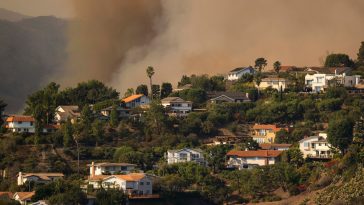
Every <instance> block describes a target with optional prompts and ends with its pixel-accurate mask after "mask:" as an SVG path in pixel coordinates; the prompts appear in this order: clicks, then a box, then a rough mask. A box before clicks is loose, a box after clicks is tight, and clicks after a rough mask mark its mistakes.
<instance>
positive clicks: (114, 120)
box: [110, 105, 119, 127]
mask: <svg viewBox="0 0 364 205" xmlns="http://www.w3.org/2000/svg"><path fill="white" fill-rule="evenodd" d="M110 125H111V127H117V126H118V125H119V116H118V112H117V110H116V105H114V106H113V107H112V110H111V112H110Z"/></svg>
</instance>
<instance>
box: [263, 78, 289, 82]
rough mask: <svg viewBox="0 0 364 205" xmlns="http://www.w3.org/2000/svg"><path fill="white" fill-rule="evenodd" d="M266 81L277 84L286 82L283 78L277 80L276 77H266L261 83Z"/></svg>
mask: <svg viewBox="0 0 364 205" xmlns="http://www.w3.org/2000/svg"><path fill="white" fill-rule="evenodd" d="M268 81H279V82H285V81H288V80H287V79H285V78H278V77H268V78H263V79H262V82H268Z"/></svg>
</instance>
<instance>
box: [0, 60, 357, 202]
mask: <svg viewBox="0 0 364 205" xmlns="http://www.w3.org/2000/svg"><path fill="white" fill-rule="evenodd" d="M263 60H264V59H263ZM263 60H262V59H260V60H259V61H258V64H259V62H263V64H264V61H263ZM265 64H266V62H265ZM261 66H262V64H261ZM256 67H257V72H258V73H260V74H258V75H262V76H264V75H269V73H263V72H261V71H260V69H259V65H258V66H256ZM354 72H359V73H360V72H361V71H360V69H359V67H358V68H355V69H354ZM153 73H154V72H153ZM156 73H157V70H156ZM276 75H278V76H280V77H285V78H288V79H290V80H291V81H292V82H294V83H293V84H292V85H293V86H291V87H289V88H288V89H286V90H281V91H278V90H275V89H271V88H267V89H265V90H258V89H257V88H256V86H255V84H256V82H255V81H256V80H257V78H258V79H260V78H261V77H262V76H258V77H257V76H256V75H244V76H243V77H242V78H240V79H239V80H237V81H234V82H227V81H226V80H225V78H224V77H222V76H211V77H210V76H208V75H192V76H183V77H182V78H181V80H180V82H179V85H180V88H181V87H185V89H179V90H174V91H173V89H172V85H171V84H170V83H163V84H162V85H161V86H159V85H151V86H149V87H152V88H153V89H152V92H148V86H147V85H140V86H138V87H137V88H136V90H135V92H134V89H129V90H128V91H127V92H126V93H125V96H124V97H129V96H130V95H133V94H134V93H137V94H144V95H149V97H153V101H152V102H151V103H150V104H149V105H148V106H147V107H137V108H134V109H131V110H130V113H129V114H130V115H129V117H127V118H119V117H118V116H117V114H116V113H117V109H121V110H122V109H124V108H125V102H122V101H121V100H120V96H119V93H118V92H117V91H116V90H115V89H113V88H111V87H108V86H106V85H104V84H103V83H102V82H99V81H89V82H82V83H79V84H78V85H77V86H76V87H73V88H67V89H64V90H60V85H58V84H56V83H50V84H49V85H47V86H46V87H44V88H43V89H41V90H39V91H37V92H35V93H33V94H31V95H29V97H28V99H27V101H26V108H25V111H24V112H25V114H27V115H32V116H33V117H34V119H35V122H34V123H35V134H28V133H16V132H15V133H13V132H10V131H9V130H7V129H6V128H5V127H4V126H3V127H2V129H1V136H0V170H3V172H2V173H4V171H5V173H6V174H5V177H3V178H1V179H0V191H13V192H15V191H22V190H23V191H24V190H29V189H33V190H35V191H36V194H35V196H34V198H33V200H39V199H48V200H50V201H51V202H52V203H54V204H57V203H64V202H63V201H62V200H65V199H67V200H68V202H69V203H70V204H72V203H74V204H75V203H80V204H83V203H84V201H85V197H86V195H85V194H84V193H83V192H82V191H81V188H80V185H84V184H83V183H84V180H83V179H85V178H87V176H88V173H89V172H88V170H87V167H86V164H88V163H90V162H91V161H98V162H103V161H109V162H127V163H134V164H136V165H138V168H139V169H140V170H143V171H144V172H147V173H149V174H153V175H155V176H157V178H156V179H155V181H154V183H153V186H154V189H153V192H155V193H159V194H161V196H162V199H163V200H165V201H166V203H167V202H169V203H172V204H173V201H174V200H177V199H181V198H186V199H188V198H194V199H196V198H197V199H198V200H200V203H206V204H223V203H226V202H229V203H235V204H238V203H247V202H263V201H278V200H281V199H282V198H285V197H287V195H288V196H294V195H299V194H302V193H308V192H312V191H317V190H322V189H323V190H322V191H319V192H320V194H321V195H319V197H318V198H317V203H322V204H329V203H332V202H333V201H334V200H336V199H340V200H344V202H343V203H353V201H357V200H360V197H359V195H360V193H361V192H360V190H359V191H358V192H355V193H356V194H354V195H348V197H347V198H345V197H343V196H342V195H337V194H336V193H334V191H333V190H334V188H330V187H331V186H337V187H339V188H340V189H343V191H342V192H343V193H346V192H349V191H350V190H353V189H356V188H358V189H360V187H357V183H355V180H360V174H359V175H357V174H356V173H360V170H362V168H361V167H362V166H361V165H363V163H364V159H363V157H362V156H363V153H364V133H363V131H364V129H363V125H364V123H363V120H364V116H363V113H364V98H363V95H361V94H360V93H359V94H352V93H349V92H348V90H347V88H345V87H342V86H340V85H337V84H333V85H332V86H330V87H329V88H328V89H327V90H326V91H325V92H321V93H308V92H302V91H303V90H304V81H303V75H302V74H297V73H290V72H284V73H283V72H282V73H279V72H277V73H276ZM151 76H152V75H150V76H148V77H151ZM217 91H235V92H240V93H244V94H245V93H248V96H249V98H250V101H249V102H238V103H236V102H225V103H211V102H209V101H208V97H209V93H210V92H217ZM164 97H180V98H182V99H183V100H187V101H191V103H193V107H194V108H195V109H194V111H192V112H190V113H188V114H187V115H186V116H183V117H176V116H175V115H167V114H166V113H168V111H169V110H168V108H165V107H164V106H163V105H161V99H162V98H164ZM60 105H77V106H78V107H79V117H78V118H77V119H75V120H74V121H71V120H70V119H69V120H66V121H65V122H63V123H62V124H61V126H60V129H58V130H57V131H55V132H52V133H43V132H42V131H41V130H42V129H41V128H42V127H44V126H46V125H48V124H49V123H52V119H54V116H55V109H56V107H57V106H60ZM110 107H111V114H110V116H108V117H106V118H105V116H101V115H100V111H102V110H103V109H105V108H110ZM0 108H1V109H0V110H1V111H3V110H4V109H5V110H6V104H5V103H4V102H3V101H1V102H0ZM255 123H260V124H275V125H279V126H280V127H288V128H289V129H282V130H280V131H278V132H277V134H276V138H275V143H289V144H293V145H292V147H291V148H290V149H289V150H287V151H284V152H283V154H282V155H281V157H280V162H279V163H276V164H274V165H268V166H260V167H255V168H252V169H243V170H229V169H227V168H226V154H227V152H228V151H230V150H257V149H259V145H258V143H257V142H256V141H254V140H253V139H252V138H251V137H250V135H251V130H250V127H251V125H253V124H255ZM323 131H324V132H326V133H327V134H328V141H329V143H330V144H332V146H333V151H335V152H334V159H332V160H330V161H326V162H322V161H315V160H309V159H304V158H303V155H302V153H301V151H300V149H299V148H298V141H299V140H301V139H303V138H304V137H305V136H311V135H313V134H315V133H317V132H323ZM226 133H229V135H232V136H235V137H236V138H238V140H237V141H236V143H235V144H225V145H217V146H208V145H207V143H208V142H210V141H211V140H212V139H214V137H215V136H220V135H226ZM186 147H188V148H199V149H201V150H202V151H203V153H204V157H205V159H206V161H207V165H208V166H202V165H199V164H197V163H193V162H188V163H177V164H167V163H166V158H165V153H166V152H167V151H168V150H172V149H180V148H186ZM78 156H79V159H80V160H79V161H80V167H79V168H78V166H77V164H78V160H77V159H78ZM19 171H24V172H62V173H64V174H65V175H66V178H65V180H62V182H61V183H58V184H56V183H57V182H54V183H51V184H49V185H47V186H42V185H36V184H27V185H23V186H17V185H16V174H17V173H18V172H19ZM327 186H329V187H328V188H325V187H327ZM55 187H63V188H57V189H56V188H55ZM69 190H71V191H69ZM279 190H282V191H281V192H283V193H284V194H281V193H279ZM75 193H77V194H75ZM88 194H93V195H94V196H96V198H97V200H98V201H99V202H101V201H103V202H105V200H106V201H107V200H120V201H125V200H124V199H125V196H123V195H122V196H120V194H119V195H118V194H116V195H115V193H114V192H112V191H110V192H108V191H105V190H102V191H95V192H92V193H88ZM114 197H115V198H114ZM120 197H121V198H123V199H120ZM310 200H311V202H312V200H313V199H310ZM110 203H111V202H110ZM300 203H301V202H300ZM302 203H306V202H305V201H303V202H302ZM106 204H107V203H106Z"/></svg>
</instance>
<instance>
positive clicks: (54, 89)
mask: <svg viewBox="0 0 364 205" xmlns="http://www.w3.org/2000/svg"><path fill="white" fill-rule="evenodd" d="M59 87H60V85H58V84H56V83H53V82H52V83H49V84H48V85H47V86H46V87H45V88H43V89H42V90H39V91H37V92H35V93H33V94H32V95H30V96H29V97H28V99H27V101H26V108H25V114H27V115H32V116H33V117H34V118H35V120H36V121H37V122H38V123H39V124H40V125H43V124H48V123H49V122H51V121H52V120H53V118H54V112H55V109H56V107H57V105H58V103H59V95H58V90H59Z"/></svg>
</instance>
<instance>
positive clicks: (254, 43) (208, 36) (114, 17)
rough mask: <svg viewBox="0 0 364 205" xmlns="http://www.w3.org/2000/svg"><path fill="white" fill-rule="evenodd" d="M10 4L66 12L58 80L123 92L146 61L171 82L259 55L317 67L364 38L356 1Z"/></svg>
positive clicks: (140, 75) (363, 5)
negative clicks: (64, 49)
mask: <svg viewBox="0 0 364 205" xmlns="http://www.w3.org/2000/svg"><path fill="white" fill-rule="evenodd" d="M9 2H18V3H19V2H23V4H24V2H27V3H26V4H25V5H26V6H24V5H21V6H19V5H18V7H19V8H18V11H20V10H21V9H22V10H24V13H25V14H28V15H32V12H33V13H36V11H37V10H41V8H43V11H42V12H43V13H44V10H46V11H47V9H44V7H47V8H49V10H48V11H47V12H51V11H52V12H53V13H54V14H55V13H58V14H57V15H58V16H72V17H73V19H72V21H71V23H70V26H69V32H68V36H69V45H68V62H67V64H66V65H67V66H65V69H64V72H63V76H59V75H58V76H57V79H59V78H61V79H62V81H63V83H64V84H65V85H72V84H75V83H77V82H80V81H84V80H89V79H98V80H102V81H104V82H106V83H108V84H109V85H112V86H115V87H116V88H117V89H118V90H119V91H122V92H123V91H125V90H126V89H127V88H129V87H135V86H137V85H139V84H141V83H145V84H146V83H147V82H148V81H147V80H148V79H147V77H146V74H145V70H146V68H147V66H149V65H152V66H153V67H154V68H155V75H154V76H153V77H154V79H155V80H154V82H156V83H160V82H163V81H167V82H172V83H176V82H177V81H178V79H180V77H181V75H183V74H193V73H196V74H201V73H207V74H210V75H213V74H221V73H226V72H228V71H229V70H230V69H232V68H234V67H238V66H248V65H253V64H254V60H255V59H256V58H258V57H265V58H266V59H267V60H268V66H269V67H272V64H273V62H274V61H276V60H279V61H281V62H282V65H297V66H311V65H320V64H321V63H322V60H323V59H324V57H325V56H326V55H327V53H329V52H336V53H347V54H349V55H350V56H351V57H352V58H354V59H355V58H356V53H357V51H358V48H359V46H360V42H361V41H364V27H363V25H364V12H363V11H364V1H363V0H345V1H344V0H254V1H252V0H227V1H223V0H183V1H181V0H132V1H121V0H107V1H100V0H65V1H64V0H58V1H57V0H49V1H48V0H43V1H42V0H26V1H25V0H24V1H21V0H2V1H1V2H0V7H1V6H2V5H4V3H9ZM30 2H31V3H30ZM37 2H38V4H37ZM39 2H43V3H44V2H48V3H46V5H40V4H39ZM50 2H51V3H50ZM56 2H58V3H56ZM38 6H39V8H37V7H38ZM25 7H27V8H25ZM28 7H29V8H28ZM26 9H28V10H26ZM25 11H26V12H28V13H26V12H25ZM37 12H38V13H39V12H40V11H37ZM61 13H63V14H61ZM66 13H68V14H67V15H66Z"/></svg>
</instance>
